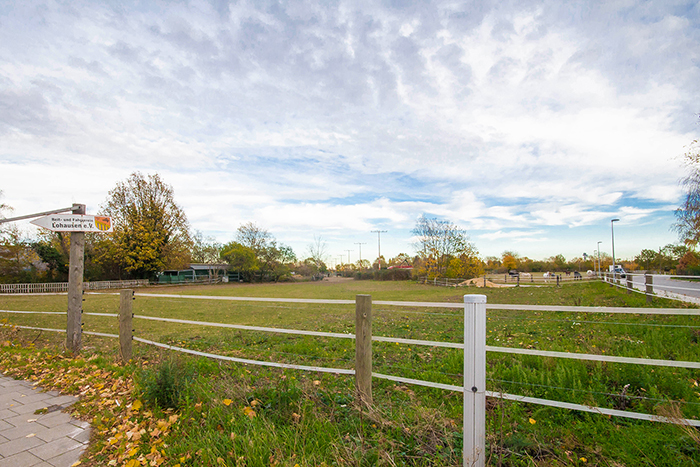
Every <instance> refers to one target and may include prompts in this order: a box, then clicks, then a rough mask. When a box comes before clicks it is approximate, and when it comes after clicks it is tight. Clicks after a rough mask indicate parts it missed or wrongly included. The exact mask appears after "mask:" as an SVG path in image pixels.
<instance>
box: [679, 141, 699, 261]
mask: <svg viewBox="0 0 700 467" xmlns="http://www.w3.org/2000/svg"><path fill="white" fill-rule="evenodd" d="M684 160H685V165H686V167H687V168H688V170H689V171H690V173H689V174H688V176H687V177H685V178H683V179H681V186H682V187H683V188H684V190H685V200H684V202H683V204H681V206H680V207H679V208H678V209H676V212H675V214H676V223H675V224H674V225H673V229H674V230H675V231H676V232H677V233H678V237H679V239H680V241H681V242H683V243H685V244H686V245H688V246H691V247H695V246H696V245H697V244H698V241H700V143H698V140H695V141H693V142H692V143H691V144H690V147H689V149H688V152H686V153H685V156H684Z"/></svg>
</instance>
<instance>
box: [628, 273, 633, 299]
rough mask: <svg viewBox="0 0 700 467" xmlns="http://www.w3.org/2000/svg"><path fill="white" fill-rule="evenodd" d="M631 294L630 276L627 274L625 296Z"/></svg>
mask: <svg viewBox="0 0 700 467" xmlns="http://www.w3.org/2000/svg"><path fill="white" fill-rule="evenodd" d="M631 293H632V276H630V275H629V274H627V295H629V294H631Z"/></svg>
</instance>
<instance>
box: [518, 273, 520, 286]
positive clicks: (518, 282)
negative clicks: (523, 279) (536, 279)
mask: <svg viewBox="0 0 700 467" xmlns="http://www.w3.org/2000/svg"><path fill="white" fill-rule="evenodd" d="M518 287H520V274H518Z"/></svg>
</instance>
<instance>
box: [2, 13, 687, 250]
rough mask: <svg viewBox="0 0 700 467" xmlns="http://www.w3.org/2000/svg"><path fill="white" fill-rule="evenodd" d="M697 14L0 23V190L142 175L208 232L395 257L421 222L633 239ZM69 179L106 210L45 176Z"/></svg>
mask: <svg viewBox="0 0 700 467" xmlns="http://www.w3.org/2000/svg"><path fill="white" fill-rule="evenodd" d="M698 18H700V10H699V9H698V7H697V6H694V7H688V6H686V7H684V6H683V5H671V4H663V3H661V2H655V3H654V2H652V3H648V2H647V3H644V2H638V1H635V0H633V1H632V2H628V4H626V6H623V5H620V4H615V3H609V2H608V3H601V4H585V5H583V4H570V3H561V2H552V1H526V2H505V3H503V2H499V3H498V4H497V3H495V2H479V3H478V4H469V3H453V2H423V3H411V4H405V3H403V2H381V3H376V2H365V3H361V4H359V5H358V4H356V3H352V2H345V1H340V2H337V3H335V4H333V5H327V4H324V3H316V2H301V3H272V4H264V3H255V2H238V3H235V4H229V3H226V2H225V3H222V2H218V1H213V2H202V1H193V2H188V3H174V4H168V5H165V4H160V3H157V2H145V3H140V4H138V5H135V4H134V5H128V6H126V5H116V6H108V5H103V4H95V3H92V2H78V3H73V4H70V5H68V4H55V3H50V4H48V5H47V7H46V8H39V6H38V5H37V4H34V3H33V2H26V3H22V4H18V5H15V6H14V7H13V8H12V9H7V8H5V9H3V8H2V7H0V24H1V25H2V27H0V57H2V58H3V67H2V69H1V70H0V134H2V137H3V147H2V148H0V166H1V167H2V169H3V174H0V184H2V186H0V188H2V189H3V190H4V191H5V195H6V196H7V198H8V201H11V202H12V204H14V205H15V207H26V208H28V209H31V208H30V206H32V205H33V203H38V202H39V201H38V200H39V198H40V197H37V196H35V195H34V194H33V193H28V190H27V189H26V188H24V186H23V184H22V183H19V182H18V181H17V180H18V179H19V177H28V176H29V174H30V173H33V174H35V175H34V177H35V178H36V179H37V183H38V184H40V186H42V188H44V189H45V190H46V193H47V194H48V196H49V197H51V198H54V199H55V198H57V197H66V196H69V197H70V196H80V197H90V201H89V202H90V203H91V204H96V203H99V202H101V201H102V200H103V199H104V197H105V196H106V191H108V190H109V189H110V188H111V187H112V186H113V183H115V182H116V181H117V180H119V179H120V178H124V177H125V176H128V174H129V173H131V172H132V171H134V170H141V171H144V172H154V171H158V172H160V173H161V174H162V175H163V176H164V178H165V179H166V181H169V182H170V183H172V184H173V185H174V186H175V187H176V195H177V196H178V198H179V199H181V203H182V204H183V205H184V206H185V207H186V208H187V212H188V215H189V217H190V219H191V220H192V222H193V224H194V225H195V227H196V228H198V229H200V230H204V231H205V232H216V234H217V235H219V236H222V237H224V236H226V235H228V234H227V232H231V231H233V230H235V227H237V225H238V224H239V223H240V222H242V221H248V220H250V221H256V222H259V223H260V224H264V225H266V226H268V228H275V229H280V232H288V233H289V235H290V236H293V237H294V238H300V237H302V236H303V235H304V229H306V235H307V236H308V235H310V234H311V233H315V234H324V233H326V232H327V233H328V234H329V235H333V238H337V239H338V242H341V243H342V241H348V240H349V237H347V236H348V235H361V232H366V231H371V230H374V229H376V228H377V227H382V228H385V229H386V230H389V228H388V227H387V226H391V230H392V231H394V232H395V234H396V236H395V238H396V241H397V244H399V245H403V246H401V247H399V246H397V249H405V239H406V238H408V237H410V235H409V234H408V232H409V231H410V229H411V227H412V226H413V223H414V222H415V219H416V218H417V217H418V216H419V215H420V214H422V213H426V214H429V215H434V216H440V217H442V218H445V219H449V220H451V221H454V222H456V223H459V224H461V225H463V226H465V228H468V229H470V230H472V231H476V232H480V233H479V237H478V238H480V239H483V241H484V242H487V243H485V244H486V245H487V248H488V245H489V243H488V238H491V239H494V240H499V241H507V240H511V241H525V240H524V239H525V238H526V237H527V236H526V235H525V234H523V236H522V237H518V236H517V235H515V234H513V235H511V236H510V237H508V236H504V235H506V234H507V233H514V232H524V233H525V232H530V231H531V232H536V234H533V237H532V239H533V241H534V240H535V239H537V238H547V237H552V238H553V236H551V235H549V233H548V232H550V230H548V229H553V228H557V227H561V228H565V229H570V230H576V229H585V228H588V227H590V226H596V225H600V224H604V223H605V222H606V219H608V218H609V217H610V216H611V215H614V216H625V218H626V219H628V220H629V221H630V222H639V223H643V224H645V225H648V224H650V223H653V222H655V221H656V222H659V221H660V220H661V219H666V218H665V217H663V216H667V215H668V208H669V206H673V205H674V204H675V203H676V202H678V201H679V199H680V196H681V195H682V193H681V191H680V190H679V188H678V185H677V181H678V179H679V178H681V176H682V175H683V170H684V169H683V167H682V166H681V165H680V164H679V162H678V160H677V156H678V154H680V153H683V152H684V147H685V145H687V144H688V143H689V142H690V141H692V140H693V139H695V138H697V136H696V135H697V127H696V126H695V122H696V117H695V116H694V115H693V112H697V109H694V108H692V106H693V105H695V101H696V99H695V96H697V95H698V91H700V68H699V67H698V65H697V64H698V63H699V60H698V59H700V56H699V55H700V52H699V51H698V48H697V47H695V45H694V44H696V43H697V42H698V41H699V40H700V32H699V28H698ZM75 165H79V166H80V169H79V171H78V173H79V174H80V175H81V176H82V177H90V176H92V177H93V178H94V177H98V178H99V179H100V180H102V182H103V183H102V186H104V187H105V188H104V189H103V191H102V193H98V192H97V190H98V189H97V187H96V186H93V185H92V182H90V183H89V184H88V185H89V186H88V188H87V189H86V190H77V189H72V188H66V186H59V184H58V183H54V181H53V179H54V178H57V177H60V178H62V179H65V177H68V176H69V174H70V170H69V169H68V168H67V167H69V166H71V167H73V166H75ZM95 174H99V175H95ZM75 193H77V195H76V194H75ZM212 199H214V200H216V201H215V202H212ZM29 200H31V201H29ZM664 222H665V220H664ZM342 232H346V237H343V234H342ZM399 232H400V233H399ZM489 232H490V233H491V235H490V236H489ZM392 235H393V233H392ZM342 238H345V240H342ZM399 239H402V240H399ZM499 245H500V244H499ZM499 247H500V246H499ZM482 250H483V248H482Z"/></svg>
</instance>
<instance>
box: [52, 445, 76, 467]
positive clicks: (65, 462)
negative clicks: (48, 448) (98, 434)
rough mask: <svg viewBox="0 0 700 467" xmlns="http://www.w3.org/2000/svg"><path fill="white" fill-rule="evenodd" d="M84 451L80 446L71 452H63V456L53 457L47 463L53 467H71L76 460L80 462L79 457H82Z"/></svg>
mask: <svg viewBox="0 0 700 467" xmlns="http://www.w3.org/2000/svg"><path fill="white" fill-rule="evenodd" d="M84 450H85V446H83V445H82V444H81V445H80V446H79V447H77V448H75V449H73V450H71V451H68V452H64V453H63V454H61V455H58V456H56V457H53V458H51V459H49V460H48V461H47V462H48V463H49V464H51V465H52V466H54V467H71V466H72V465H73V464H75V463H76V462H77V461H78V460H80V456H81V455H82V453H83V451H84Z"/></svg>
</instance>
